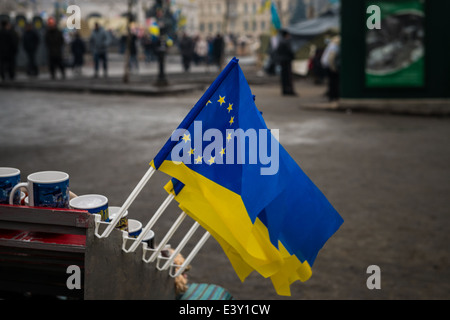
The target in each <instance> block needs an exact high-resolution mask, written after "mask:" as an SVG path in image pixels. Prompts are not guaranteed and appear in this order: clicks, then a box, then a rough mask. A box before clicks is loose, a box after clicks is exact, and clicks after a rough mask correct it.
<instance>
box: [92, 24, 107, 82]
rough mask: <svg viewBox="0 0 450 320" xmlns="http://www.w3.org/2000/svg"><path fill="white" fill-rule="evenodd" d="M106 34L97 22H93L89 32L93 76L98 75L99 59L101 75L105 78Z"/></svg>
mask: <svg viewBox="0 0 450 320" xmlns="http://www.w3.org/2000/svg"><path fill="white" fill-rule="evenodd" d="M108 43H109V39H108V35H107V34H106V32H105V30H104V29H103V28H102V27H100V25H99V24H98V22H96V23H95V27H94V30H93V31H92V33H91V38H90V39H89V46H90V48H91V51H92V54H93V56H94V77H95V78H97V77H98V69H99V65H100V60H101V61H102V63H103V76H104V77H105V78H106V77H107V76H108V55H107V51H108Z"/></svg>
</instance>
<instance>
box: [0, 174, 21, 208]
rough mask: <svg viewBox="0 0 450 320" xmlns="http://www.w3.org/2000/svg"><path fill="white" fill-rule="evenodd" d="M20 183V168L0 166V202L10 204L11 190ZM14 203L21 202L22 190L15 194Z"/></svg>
mask: <svg viewBox="0 0 450 320" xmlns="http://www.w3.org/2000/svg"><path fill="white" fill-rule="evenodd" d="M18 183H20V170H19V169H16V168H9V167H1V168H0V204H9V198H10V195H11V191H12V189H13V188H14V186H15V185H16V184H18ZM13 204H20V190H17V191H15V193H14V195H13Z"/></svg>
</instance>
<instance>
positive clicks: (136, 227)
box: [128, 219, 142, 238]
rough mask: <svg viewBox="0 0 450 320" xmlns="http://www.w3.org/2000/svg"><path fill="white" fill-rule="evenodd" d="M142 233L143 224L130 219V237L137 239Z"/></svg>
mask: <svg viewBox="0 0 450 320" xmlns="http://www.w3.org/2000/svg"><path fill="white" fill-rule="evenodd" d="M141 232H142V223H141V222H140V221H138V220H135V219H128V236H129V237H130V238H137V237H139V235H140V234H141Z"/></svg>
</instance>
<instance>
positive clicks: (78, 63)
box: [70, 32, 86, 75]
mask: <svg viewBox="0 0 450 320" xmlns="http://www.w3.org/2000/svg"><path fill="white" fill-rule="evenodd" d="M70 50H71V51H72V56H73V65H72V67H73V72H74V73H75V74H78V75H80V74H81V68H82V67H83V64H84V54H85V53H86V46H85V45H84V42H83V40H82V39H81V37H80V34H79V33H78V32H77V33H75V38H74V39H73V41H72V43H71V44H70Z"/></svg>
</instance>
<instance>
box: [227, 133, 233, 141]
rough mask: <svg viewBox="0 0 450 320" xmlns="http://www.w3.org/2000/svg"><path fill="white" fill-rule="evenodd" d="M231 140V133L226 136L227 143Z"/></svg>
mask: <svg viewBox="0 0 450 320" xmlns="http://www.w3.org/2000/svg"><path fill="white" fill-rule="evenodd" d="M231 139H232V138H231V132H230V133H228V135H227V142H230V140H231Z"/></svg>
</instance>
